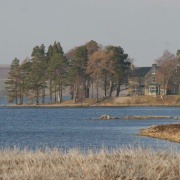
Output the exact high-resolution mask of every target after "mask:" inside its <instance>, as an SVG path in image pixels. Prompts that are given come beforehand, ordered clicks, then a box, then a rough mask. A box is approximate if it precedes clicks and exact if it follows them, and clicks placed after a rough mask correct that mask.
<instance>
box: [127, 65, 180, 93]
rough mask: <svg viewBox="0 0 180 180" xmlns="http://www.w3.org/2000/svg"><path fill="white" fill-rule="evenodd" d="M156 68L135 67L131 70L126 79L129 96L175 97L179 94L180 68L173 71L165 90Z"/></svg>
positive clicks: (153, 66)
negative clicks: (166, 95) (164, 95)
mask: <svg viewBox="0 0 180 180" xmlns="http://www.w3.org/2000/svg"><path fill="white" fill-rule="evenodd" d="M158 68H159V67H158V66H157V65H156V64H152V67H135V68H132V69H131V72H130V74H129V77H128V93H129V95H155V96H156V95H163V94H166V93H165V92H166V91H167V94H168V95H177V94H180V76H179V70H180V68H176V69H175V70H174V73H173V76H172V77H170V79H169V81H168V86H167V89H166V90H165V83H164V81H163V79H160V76H159V71H158Z"/></svg>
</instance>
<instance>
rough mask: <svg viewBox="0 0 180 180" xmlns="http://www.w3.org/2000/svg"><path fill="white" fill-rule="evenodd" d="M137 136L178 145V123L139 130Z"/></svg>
mask: <svg viewBox="0 0 180 180" xmlns="http://www.w3.org/2000/svg"><path fill="white" fill-rule="evenodd" d="M137 135H139V136H147V137H152V138H158V139H164V140H169V141H172V142H177V143H180V123H179V124H164V125H162V124H161V125H156V126H150V127H148V128H146V129H140V132H139V133H137Z"/></svg>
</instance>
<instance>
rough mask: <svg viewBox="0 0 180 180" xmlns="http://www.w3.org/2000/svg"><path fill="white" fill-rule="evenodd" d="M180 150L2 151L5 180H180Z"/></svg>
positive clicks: (1, 174)
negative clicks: (179, 151)
mask: <svg viewBox="0 0 180 180" xmlns="http://www.w3.org/2000/svg"><path fill="white" fill-rule="evenodd" d="M179 162H180V153H178V152H176V151H175V150H174V151H171V152H168V153H167V152H165V151H153V150H150V149H142V148H140V147H139V148H137V149H135V148H123V149H116V150H114V151H111V152H109V151H107V150H106V149H103V148H102V149H101V150H100V151H98V152H93V151H91V150H89V151H88V152H86V153H82V152H81V151H79V150H77V149H71V150H69V151H68V152H62V151H60V150H59V149H52V150H50V149H46V150H36V151H30V150H19V149H17V148H15V149H13V150H10V149H4V150H0V179H1V180H5V179H6V180H10V179H12V180H23V179H28V180H39V179H43V180H46V179H48V180H49V179H50V180H51V179H53V180H58V179H60V180H120V179H124V180H125V179H137V180H143V179H144V180H145V179H147V180H155V179H174V180H175V179H180V163H179Z"/></svg>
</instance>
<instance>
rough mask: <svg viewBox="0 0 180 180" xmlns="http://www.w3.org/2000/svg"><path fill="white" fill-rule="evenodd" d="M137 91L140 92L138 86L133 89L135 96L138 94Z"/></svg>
mask: <svg viewBox="0 0 180 180" xmlns="http://www.w3.org/2000/svg"><path fill="white" fill-rule="evenodd" d="M137 91H138V88H137V86H134V87H133V93H135V94H136V93H137Z"/></svg>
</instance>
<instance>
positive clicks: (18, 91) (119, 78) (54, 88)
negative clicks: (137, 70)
mask: <svg viewBox="0 0 180 180" xmlns="http://www.w3.org/2000/svg"><path fill="white" fill-rule="evenodd" d="M130 64H131V60H130V59H129V58H128V54H126V53H125V52H124V50H123V48H122V47H120V46H112V45H110V46H106V47H103V46H102V45H100V44H98V43H97V42H96V41H94V40H91V41H89V42H87V43H86V44H84V45H82V46H78V47H74V48H72V49H71V50H70V51H68V52H67V53H64V51H63V48H62V46H61V44H60V42H54V44H53V45H50V46H49V47H48V50H47V51H46V49H45V46H44V45H43V44H42V45H40V46H35V47H34V48H33V50H32V54H31V58H26V59H25V60H24V61H23V62H20V60H19V59H17V58H15V59H14V60H13V61H12V63H11V67H10V72H9V77H8V79H7V81H6V82H5V84H6V88H7V91H8V101H9V102H15V103H16V104H23V102H24V101H23V100H24V98H27V99H32V100H33V101H34V103H36V104H39V103H40V102H39V99H40V97H41V103H45V97H46V96H49V102H50V103H53V101H54V102H59V103H60V102H61V101H62V96H63V90H64V89H69V93H70V95H71V99H73V100H74V102H75V103H76V102H77V100H78V99H79V98H89V97H90V87H93V85H95V89H96V99H97V101H98V98H99V88H101V89H103V92H104V97H107V96H109V97H111V96H112V92H113V91H116V96H119V93H120V86H121V85H122V84H123V83H125V82H126V81H127V76H128V72H129V66H130Z"/></svg>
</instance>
